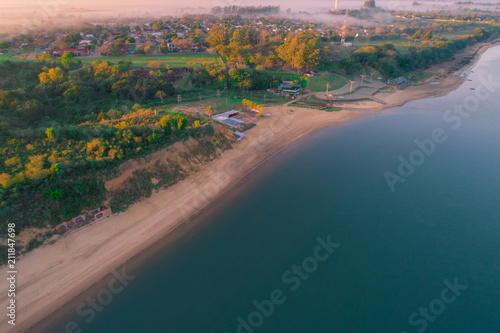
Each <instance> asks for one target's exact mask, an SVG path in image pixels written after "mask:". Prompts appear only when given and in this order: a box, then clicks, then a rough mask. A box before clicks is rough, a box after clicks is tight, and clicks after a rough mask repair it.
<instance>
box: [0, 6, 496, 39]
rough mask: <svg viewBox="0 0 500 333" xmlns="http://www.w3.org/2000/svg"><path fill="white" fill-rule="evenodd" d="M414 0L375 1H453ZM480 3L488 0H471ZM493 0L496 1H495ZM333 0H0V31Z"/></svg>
mask: <svg viewBox="0 0 500 333" xmlns="http://www.w3.org/2000/svg"><path fill="white" fill-rule="evenodd" d="M413 1H414V0H376V3H377V6H380V7H382V8H385V9H392V10H406V9H410V8H411V9H413V10H432V9H436V10H437V9H441V8H443V6H446V5H449V7H448V8H451V6H452V5H453V4H454V3H455V2H456V1H459V0H454V1H447V0H442V1H432V2H429V1H425V0H420V1H419V2H421V3H423V4H424V5H423V6H418V7H412V2H413ZM472 1H474V2H484V1H488V0H472ZM495 1H496V0H495ZM333 3H334V0H187V1H181V0H0V32H2V31H3V32H6V31H8V30H11V27H14V26H16V27H18V28H19V27H23V29H24V28H26V27H27V26H37V27H40V26H43V25H44V24H45V22H47V21H51V22H54V23H55V24H64V25H65V24H68V23H76V22H82V21H92V20H99V19H104V18H110V17H112V18H123V17H161V16H182V15H183V14H185V13H207V12H209V11H210V8H212V7H214V6H230V5H236V6H248V5H280V6H281V9H282V12H285V10H286V9H287V8H291V9H292V11H293V12H294V13H297V12H298V11H307V12H310V13H315V14H317V13H326V11H327V9H328V8H332V6H333ZM363 3H364V0H340V6H339V9H342V8H350V9H352V8H360V7H361V6H362V5H363Z"/></svg>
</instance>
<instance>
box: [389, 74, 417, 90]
mask: <svg viewBox="0 0 500 333" xmlns="http://www.w3.org/2000/svg"><path fill="white" fill-rule="evenodd" d="M387 84H389V85H391V86H395V87H397V88H398V89H404V88H406V87H409V86H411V84H412V82H410V81H409V80H408V79H405V78H404V77H402V76H400V77H398V78H396V79H394V80H387Z"/></svg>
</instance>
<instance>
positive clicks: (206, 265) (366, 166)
mask: <svg viewBox="0 0 500 333" xmlns="http://www.w3.org/2000/svg"><path fill="white" fill-rule="evenodd" d="M488 75H492V78H493V81H498V82H500V48H499V47H495V48H493V49H490V50H488V51H487V52H486V53H485V54H484V55H483V56H482V57H481V59H480V61H479V63H478V64H477V65H476V67H475V68H474V73H472V74H471V75H470V76H469V79H471V80H472V81H468V82H465V83H464V84H463V85H462V86H461V87H460V88H459V89H458V90H456V91H454V92H452V93H450V94H449V95H447V96H444V97H440V98H430V99H425V100H420V101H415V102H411V103H408V104H407V105H405V106H403V107H398V108H394V109H391V110H388V111H385V112H383V113H382V114H378V115H369V116H367V117H363V118H362V119H358V120H356V121H354V122H352V123H349V124H344V125H341V126H336V127H333V128H330V129H327V130H324V131H322V132H319V133H317V134H315V135H313V136H311V137H309V138H308V139H306V140H304V141H302V142H300V143H299V144H297V145H295V146H293V147H290V148H288V149H286V150H284V151H283V152H281V153H280V154H278V155H277V156H276V157H275V158H273V159H272V160H270V161H268V162H267V163H265V164H264V165H262V166H261V167H260V168H258V169H257V170H255V171H254V172H253V173H252V174H250V175H248V176H247V177H245V179H244V180H243V181H242V182H241V184H240V185H238V186H237V188H236V189H235V190H234V191H231V192H229V193H227V195H225V197H224V198H223V199H222V200H220V201H219V202H218V203H216V204H214V206H213V207H212V208H210V209H208V210H207V211H206V212H204V213H203V214H201V215H200V216H198V217H197V218H195V219H194V220H193V221H192V222H191V223H190V224H189V225H185V226H184V227H183V228H181V229H180V230H179V231H178V232H177V236H176V237H174V236H175V235H174V236H171V237H170V239H169V238H167V239H166V240H165V242H164V243H165V245H164V246H163V247H162V246H161V244H160V245H159V246H158V248H157V249H156V250H154V255H152V256H151V258H149V259H147V260H145V261H144V262H142V263H141V264H140V265H138V266H136V265H132V264H127V265H125V269H126V270H127V274H129V275H133V276H135V278H134V279H133V280H131V281H128V282H127V286H126V287H125V288H123V291H121V290H120V291H117V292H116V293H115V292H113V293H112V300H109V301H108V300H107V298H106V297H108V296H109V295H110V293H109V292H108V296H105V294H106V290H107V289H105V288H106V287H105V286H107V283H108V282H107V281H109V280H107V281H105V282H104V283H103V285H101V286H96V288H93V290H91V291H89V292H88V293H86V294H85V295H81V296H80V297H79V298H78V299H77V300H76V301H75V304H72V305H69V306H68V307H67V308H66V309H67V311H66V312H65V313H64V314H61V313H59V314H56V315H55V316H54V317H53V318H51V324H50V325H49V326H50V327H49V328H46V327H45V328H43V329H42V328H41V326H40V327H38V328H35V329H34V330H33V331H38V332H41V331H44V332H70V331H74V332H79V331H78V330H81V332H95V333H98V332H99V333H100V332H103V333H104V332H175V333H177V332H180V333H184V332H185V333H191V332H192V333H198V332H214V333H215V332H217V333H224V332H227V333H231V332H240V333H250V332H256V333H260V332H263V333H264V332H268V333H278V332H280V333H281V332H286V333H305V332H315V333H316V332H317V333H320V332H325V333H326V332H328V333H333V332H396V333H400V332H409V333H410V332H458V333H460V332H464V333H471V332H499V331H500V261H499V254H500V199H499V192H500V112H499V110H498V106H499V105H500V85H499V86H498V87H494V88H491V87H490V88H491V89H494V91H493V92H489V91H488V90H486V89H484V87H483V89H480V88H479V85H480V83H481V80H480V79H481V77H483V78H486V79H487V78H488ZM470 88H476V90H471V89H470ZM478 88H479V89H478ZM486 92H488V93H490V96H488V97H487V98H486V97H485V98H482V100H479V99H474V97H473V96H475V94H476V93H478V94H481V93H486ZM481 96H483V95H481ZM475 102H478V103H479V105H477V111H474V112H473V113H472V114H471V115H470V116H469V117H468V118H464V117H462V116H460V117H459V118H460V119H461V123H460V125H458V124H459V123H458V121H459V120H458V118H457V113H453V114H452V113H448V112H447V110H448V109H450V108H453V106H454V105H455V104H457V105H465V106H464V110H466V108H471V107H472V108H473V107H475V106H476V105H475V104H477V103H475ZM463 103H465V104H463ZM452 117H454V118H452ZM453 127H455V128H453ZM433 132H434V138H435V139H436V138H437V141H436V140H434V149H431V148H432V144H430V143H429V140H433V139H432V138H433ZM415 140H420V142H426V144H427V146H425V150H426V152H427V153H428V154H425V152H422V153H418V152H415V151H416V150H417V148H418V146H417V145H416V144H415ZM424 140H426V141H424ZM422 150H424V149H421V150H420V151H422ZM400 155H401V156H402V158H404V159H405V160H410V157H411V159H412V161H413V162H415V164H417V166H414V167H413V168H414V170H413V172H409V170H404V168H403V169H402V171H403V174H404V175H405V176H404V177H403V176H401V175H400V174H399V173H398V166H399V165H400V163H401V162H400V160H399V159H398V157H399V156H400ZM422 157H423V160H422ZM387 172H391V173H392V174H393V175H394V176H397V177H401V178H400V179H399V180H401V179H404V182H403V183H401V182H397V183H395V185H394V191H391V187H390V186H389V184H388V182H387V181H386V178H385V176H384V175H387ZM404 172H407V173H406V174H405V173H404ZM408 173H411V174H408ZM318 237H319V238H320V239H321V241H318ZM174 238H178V239H177V240H173V239H174ZM328 241H330V242H331V243H334V244H333V245H331V247H328V246H325V245H324V243H325V242H328ZM321 244H323V245H321ZM103 260H105V258H103ZM294 265H300V266H302V265H303V267H302V268H300V271H299V270H298V269H297V268H295V273H294V272H293V270H294V268H293V266H294ZM308 272H309V273H308ZM299 283H300V284H299ZM450 285H451V287H450ZM453 285H455V286H453ZM457 285H458V286H457ZM103 286H104V287H103ZM102 290H104V292H102ZM99 293H101V294H99ZM96 295H100V297H101V301H103V300H105V302H104V303H108V302H109V304H105V305H103V306H102V308H101V307H98V309H99V310H91V309H92V307H91V305H89V303H88V299H87V297H91V298H92V297H96ZM270 299H273V300H274V303H272V304H273V305H272V306H271V305H270V304H271V301H269V300H270ZM254 301H257V303H258V305H257V307H259V308H260V312H256V311H258V310H257V307H256V305H255V304H253V302H254ZM259 304H260V305H259ZM101 305H102V304H101ZM77 309H79V310H77ZM92 312H93V313H94V315H95V316H93V315H91V313H92ZM79 313H80V314H79ZM81 314H82V315H81ZM249 315H250V316H249ZM242 321H244V324H242ZM68 323H69V324H68ZM252 325H253V326H252ZM65 326H66V328H65ZM68 327H69V328H68Z"/></svg>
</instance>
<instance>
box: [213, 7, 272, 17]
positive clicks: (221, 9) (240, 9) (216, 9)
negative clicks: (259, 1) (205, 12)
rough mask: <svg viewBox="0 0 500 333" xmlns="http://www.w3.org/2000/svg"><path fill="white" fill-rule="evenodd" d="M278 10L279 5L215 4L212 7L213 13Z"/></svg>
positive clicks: (227, 13) (254, 12)
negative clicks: (223, 5)
mask: <svg viewBox="0 0 500 333" xmlns="http://www.w3.org/2000/svg"><path fill="white" fill-rule="evenodd" d="M279 12H280V6H225V7H220V6H216V7H213V8H212V14H214V15H229V14H240V15H242V14H276V13H279Z"/></svg>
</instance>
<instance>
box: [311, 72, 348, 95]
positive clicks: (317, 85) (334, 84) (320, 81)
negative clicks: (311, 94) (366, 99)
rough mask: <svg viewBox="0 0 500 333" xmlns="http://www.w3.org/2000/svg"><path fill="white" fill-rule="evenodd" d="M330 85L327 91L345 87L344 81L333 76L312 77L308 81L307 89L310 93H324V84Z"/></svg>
mask: <svg viewBox="0 0 500 333" xmlns="http://www.w3.org/2000/svg"><path fill="white" fill-rule="evenodd" d="M327 83H330V88H329V90H336V89H339V88H342V87H343V86H344V85H346V82H345V81H344V79H342V78H341V77H339V76H338V75H335V74H326V75H323V76H313V77H310V78H309V79H308V83H307V88H309V89H311V90H312V91H326V84H327Z"/></svg>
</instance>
